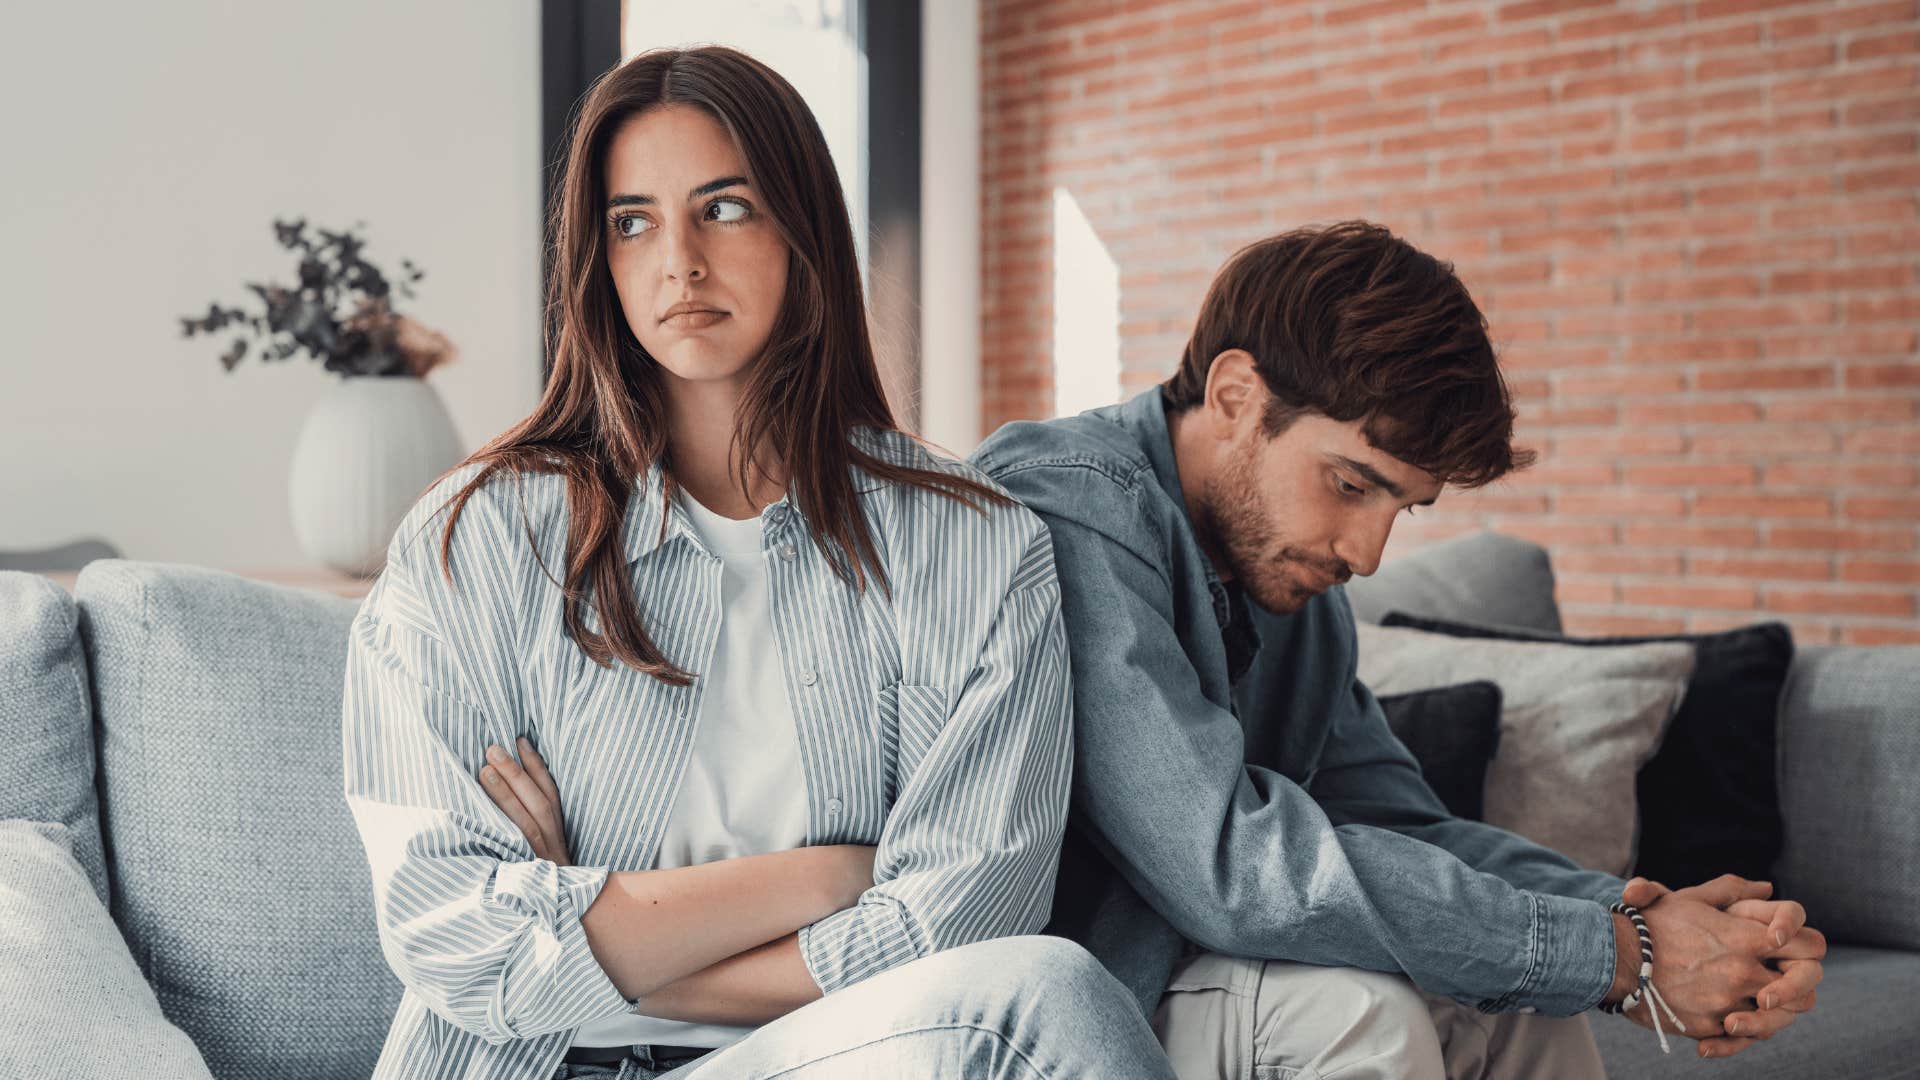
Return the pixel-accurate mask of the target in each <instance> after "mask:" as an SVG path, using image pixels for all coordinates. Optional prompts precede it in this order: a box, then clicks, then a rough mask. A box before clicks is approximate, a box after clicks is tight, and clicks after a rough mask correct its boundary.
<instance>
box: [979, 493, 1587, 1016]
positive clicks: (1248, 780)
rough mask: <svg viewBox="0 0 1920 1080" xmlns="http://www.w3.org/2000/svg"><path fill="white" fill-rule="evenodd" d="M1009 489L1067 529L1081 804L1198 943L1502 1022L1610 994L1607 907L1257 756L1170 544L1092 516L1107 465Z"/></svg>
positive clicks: (1060, 545)
mask: <svg viewBox="0 0 1920 1080" xmlns="http://www.w3.org/2000/svg"><path fill="white" fill-rule="evenodd" d="M1068 471H1071V472H1072V473H1073V475H1071V476H1065V475H1045V474H1049V473H1066V472H1068ZM996 479H999V480H1000V481H1001V482H1002V483H1003V484H1005V485H1006V486H1007V487H1008V488H1009V489H1010V490H1012V491H1013V492H1014V494H1015V495H1016V496H1018V497H1019V498H1021V499H1022V501H1024V502H1026V503H1027V505H1028V506H1029V507H1031V508H1033V509H1035V510H1036V511H1038V512H1039V513H1040V514H1041V516H1042V518H1043V519H1044V520H1045V521H1046V523H1047V525H1048V527H1049V529H1050V530H1051V531H1052V535H1053V545H1054V553H1055V558H1056V560H1057V562H1058V566H1059V573H1060V579H1061V592H1062V601H1061V602H1062V610H1063V612H1064V613H1065V616H1066V623H1067V630H1068V640H1069V642H1070V644H1071V649H1072V666H1073V674H1074V729H1075V747H1076V754H1075V775H1074V783H1073V798H1074V806H1075V809H1076V811H1077V813H1078V814H1079V815H1080V819H1081V820H1082V821H1083V823H1084V824H1085V825H1086V826H1087V827H1089V828H1090V829H1091V830H1092V831H1093V833H1094V834H1095V836H1096V838H1097V840H1098V842H1099V844H1100V846H1101V847H1102V848H1103V849H1105V850H1106V851H1107V853H1108V854H1109V857H1110V858H1112V859H1113V861H1114V863H1115V865H1116V867H1117V868H1118V869H1119V871H1120V872H1121V873H1122V874H1123V875H1125V877H1126V878H1127V880H1128V882H1129V883H1130V884H1131V885H1132V886H1133V887H1134V888H1135V889H1136V890H1138V891H1139V893H1140V894H1141V895H1142V896H1143V897H1144V898H1145V899H1146V900H1147V901H1148V902H1149V903H1151V904H1152V905H1153V906H1154V907H1155V908H1156V909H1157V910H1159V911H1160V913H1161V914H1162V915H1163V916H1165V917H1166V918H1167V920H1168V921H1169V922H1171V923H1172V924H1173V925H1174V927H1175V928H1176V929H1178V930H1179V931H1180V932H1181V933H1182V934H1183V935H1184V936H1186V937H1187V938H1189V939H1190V940H1192V941H1195V942H1197V943H1199V944H1200V945H1202V946H1204V947H1206V948H1208V949H1211V950H1214V951H1216V952H1224V953H1232V954H1237V955H1244V956H1258V957H1270V958H1276V959H1286V960H1294V961H1300V962H1305V963H1314V964H1324V965H1332V966H1346V967H1360V968H1367V969H1372V970H1376V971H1398V972H1404V973H1406V974H1407V975H1408V976H1410V977H1411V978H1412V980H1413V981H1414V983H1415V984H1417V985H1418V986H1420V987H1422V988H1423V989H1426V990H1428V991H1431V992H1434V993H1440V994H1445V995H1447V996H1450V997H1453V998H1456V999H1458V1000H1461V1001H1466V1002H1469V1003H1472V1004H1475V1005H1477V1006H1478V1007H1479V1008H1481V1009H1482V1010H1484V1011H1488V1012H1495V1011H1504V1010H1508V1009H1513V1008H1517V1007H1520V1006H1523V1005H1529V1006H1532V1007H1533V1008H1535V1009H1537V1010H1538V1011H1540V1012H1542V1013H1546V1014H1549V1015H1571V1014H1575V1013H1579V1012H1582V1011H1584V1010H1586V1009H1589V1008H1592V1007H1593V1006H1594V1005H1596V1004H1597V1003H1598V1002H1599V1001H1600V999H1601V998H1602V997H1603V996H1604V995H1605V993H1606V991H1607V989H1608V987H1609V986H1610V985H1611V983H1612V980H1613V974H1614V945H1613V924H1612V920H1611V917H1610V916H1609V915H1608V913H1607V912H1606V910H1605V909H1604V908H1602V907H1601V906H1600V905H1598V904H1595V903H1594V902H1593V901H1592V900H1591V899H1572V898H1568V897H1564V896H1557V895H1553V894H1551V893H1541V892H1531V891H1527V890H1524V889H1521V888H1518V887H1516V886H1514V885H1513V884H1510V883H1508V882H1506V881H1503V880H1501V879H1500V878H1499V877H1497V876H1495V875H1493V874H1488V873H1483V872H1481V871H1479V870H1476V869H1474V868H1473V867H1471V866H1469V865H1467V864H1466V863H1464V862H1462V861H1461V860H1460V859H1459V858H1458V857H1457V856H1455V855H1454V854H1453V853H1451V852H1449V851H1446V850H1444V849H1442V848H1439V847H1436V846H1434V845H1432V844H1430V843H1427V842H1425V841H1423V840H1420V839H1417V838H1415V837H1412V836H1408V835H1404V834H1402V833H1399V832H1395V831H1393V830H1391V829H1384V828H1378V827H1375V826H1371V825H1357V824H1340V823H1337V822H1335V821H1334V820H1332V819H1330V818H1329V816H1328V814H1327V812H1326V811H1325V810H1323V809H1322V808H1321V806H1320V805H1319V804H1318V803H1317V802H1316V801H1315V800H1314V798H1313V797H1312V796H1310V795H1309V794H1308V793H1307V792H1306V791H1305V790H1303V789H1302V788H1301V787H1300V786H1299V785H1297V784H1295V783H1294V782H1293V781H1292V780H1290V779H1288V778H1287V777H1286V776H1284V775H1282V774H1280V773H1278V772H1274V771H1272V770H1269V769H1265V768H1261V767H1258V766H1253V765H1249V764H1248V763H1247V762H1246V753H1245V746H1244V742H1243V737H1242V732H1241V728H1240V725H1239V722H1238V720H1236V718H1235V717H1234V715H1233V714H1232V712H1230V711H1229V710H1228V709H1227V708H1225V707H1223V706H1222V705H1219V704H1216V703H1215V702H1213V701H1212V700H1210V699H1208V698H1207V697H1206V696H1205V695H1204V694H1203V692H1202V690H1201V686H1200V682H1199V676H1198V674H1197V672H1195V671H1194V669H1193V667H1192V665H1191V663H1190V662H1189V661H1188V660H1187V658H1186V654H1185V651H1184V649H1183V648H1182V645H1181V642H1180V639H1179V636H1178V634H1177V633H1176V629H1175V626H1174V623H1173V619H1174V614H1173V613H1174V610H1175V607H1174V600H1173V593H1172V586H1171V583H1170V582H1169V580H1168V578H1167V576H1166V574H1165V572H1164V571H1163V570H1162V569H1161V567H1162V565H1163V564H1164V563H1165V558H1164V556H1163V555H1162V556H1156V555H1155V554H1154V552H1153V550H1152V549H1153V546H1154V542H1155V538H1153V537H1152V536H1150V535H1149V536H1140V535H1124V536H1123V535H1119V534H1118V532H1117V531H1116V530H1115V529H1114V527H1113V525H1112V518H1111V517H1108V518H1106V519H1104V520H1102V521H1101V522H1100V526H1101V527H1094V526H1090V525H1087V524H1083V523H1082V522H1081V521H1080V520H1079V515H1077V514H1076V513H1075V512H1074V507H1076V506H1086V505H1089V504H1090V503H1091V502H1097V501H1099V500H1101V499H1103V498H1106V499H1111V500H1116V501H1120V502H1123V503H1126V502H1131V501H1132V499H1133V496H1132V495H1130V494H1129V493H1127V492H1126V491H1124V490H1122V489H1120V488H1118V487H1117V486H1114V485H1111V484H1110V483H1108V482H1107V481H1105V480H1104V479H1101V478H1100V477H1099V474H1096V473H1095V472H1093V471H1091V470H1056V469H1044V468H1031V469H1014V470H1010V471H1009V472H1008V473H1006V474H1004V475H1001V476H998V477H996ZM1101 484H1107V487H1106V489H1104V490H1102V491H1100V492H1097V493H1089V492H1088V491H1087V490H1086V489H1087V488H1089V487H1092V486H1097V485H1101ZM1068 493H1070V494H1068ZM1139 531H1140V532H1143V533H1150V531H1151V529H1150V527H1149V526H1143V527H1142V528H1141V529H1140V530H1139ZM1303 674H1311V673H1303ZM1329 674H1331V673H1329ZM1274 722H1280V723H1325V722H1326V718H1323V717H1306V716H1302V717H1288V718H1275V721H1274ZM1428 798H1431V795H1430V794H1429V795H1428ZM1417 806H1418V802H1417V800H1416V808H1417Z"/></svg>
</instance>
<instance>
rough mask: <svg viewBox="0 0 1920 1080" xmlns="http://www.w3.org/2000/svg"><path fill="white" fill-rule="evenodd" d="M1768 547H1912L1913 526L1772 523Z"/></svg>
mask: <svg viewBox="0 0 1920 1080" xmlns="http://www.w3.org/2000/svg"><path fill="white" fill-rule="evenodd" d="M1767 547H1768V548H1772V549H1777V550H1806V551H1912V550H1913V530H1912V529H1908V528H1900V529H1889V528H1873V527H1868V526H1858V525H1856V526H1850V527H1846V528H1834V527H1830V526H1829V527H1820V528H1811V527H1807V526H1803V525H1795V526H1792V527H1788V526H1784V525H1775V526H1773V527H1771V528H1769V529H1768V530H1767Z"/></svg>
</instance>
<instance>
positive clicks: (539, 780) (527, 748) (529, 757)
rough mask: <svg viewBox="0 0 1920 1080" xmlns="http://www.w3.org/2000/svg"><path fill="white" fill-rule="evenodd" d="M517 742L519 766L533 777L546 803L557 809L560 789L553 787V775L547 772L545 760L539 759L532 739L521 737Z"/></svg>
mask: <svg viewBox="0 0 1920 1080" xmlns="http://www.w3.org/2000/svg"><path fill="white" fill-rule="evenodd" d="M518 742H519V746H520V764H521V765H523V766H525V767H526V770H527V775H528V776H531V777H533V782H534V783H536V784H539V785H540V790H541V792H542V793H543V794H545V795H546V797H547V801H549V802H551V803H553V805H554V806H555V807H558V806H559V805H560V789H559V788H558V787H556V786H554V783H553V774H552V773H550V772H548V771H547V761H546V759H545V758H543V757H541V756H540V751H539V750H537V749H535V748H534V745H533V740H532V739H529V738H527V737H526V736H525V735H522V736H520V738H519V740H518Z"/></svg>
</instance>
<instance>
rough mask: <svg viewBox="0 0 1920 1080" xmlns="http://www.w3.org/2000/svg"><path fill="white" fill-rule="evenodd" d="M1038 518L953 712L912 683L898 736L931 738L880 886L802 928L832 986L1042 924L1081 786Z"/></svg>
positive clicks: (909, 779) (900, 814) (907, 787)
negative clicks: (1075, 790) (1073, 796)
mask: <svg viewBox="0 0 1920 1080" xmlns="http://www.w3.org/2000/svg"><path fill="white" fill-rule="evenodd" d="M1034 526H1035V527H1034V530H1033V536H1032V538H1031V540H1030V546H1029V547H1028V549H1027V551H1026V552H1025V554H1024V555H1023V557H1022V560H1021V565H1020V568H1019V570H1018V571H1016V573H1015V575H1014V577H1013V585H1012V587H1011V588H1009V589H1008V590H1007V592H1006V593H1005V595H1004V597H1003V599H1002V600H1001V602H1000V604H999V607H998V610H997V612H996V613H995V614H994V617H993V620H992V623H991V625H990V627H989V629H988V631H987V633H986V635H985V639H984V642H983V644H982V646H981V648H980V650H979V659H978V662H977V664H976V665H975V666H974V667H973V669H972V672H971V675H970V677H969V678H968V679H967V681H966V683H965V685H964V687H962V688H961V689H960V691H959V693H958V695H957V697H956V699H955V700H954V701H953V702H952V703H951V706H950V707H949V706H948V704H947V703H946V702H945V701H942V700H939V699H938V698H937V697H936V696H935V695H933V694H930V693H914V692H904V691H905V690H906V688H903V693H902V694H901V696H900V701H899V725H900V728H901V730H902V732H903V734H902V741H903V742H905V741H907V740H908V739H909V738H910V737H911V734H912V733H913V732H914V731H916V730H924V731H930V732H934V734H933V735H932V737H931V738H930V739H929V740H928V741H927V744H926V748H925V755H924V757H922V758H921V759H920V760H919V761H918V763H917V765H916V766H915V767H914V768H913V770H912V772H911V774H910V775H908V776H906V778H905V779H904V780H903V782H902V785H901V788H900V793H899V797H898V798H897V799H896V801H895V803H894V806H893V812H892V814H891V815H890V816H889V817H888V819H887V823H886V828H885V831H884V832H883V833H882V835H881V837H880V842H879V844H878V846H877V848H876V850H875V855H874V879H875V882H876V884H875V885H874V886H873V888H871V889H869V890H868V891H867V892H866V893H865V894H864V895H863V896H862V897H861V898H860V901H859V902H858V903H857V904H855V905H854V906H853V907H850V908H847V909H845V910H842V911H838V912H835V913H834V914H832V915H830V916H828V917H827V918H824V919H821V920H820V921H818V922H815V923H813V924H811V925H809V926H806V927H803V928H802V929H801V931H800V950H801V953H802V955H803V956H804V958H805V960H806V964H807V968H808V970H809V971H810V972H811V973H812V975H813V978H814V981H815V982H816V983H818V984H819V986H820V988H821V990H822V991H823V992H826V993H832V992H833V991H835V990H837V989H839V988H841V987H843V986H847V985H849V984H852V983H856V982H859V981H860V980H862V979H865V978H867V977H868V976H871V975H875V974H878V973H880V972H882V971H885V970H887V969H889V968H892V967H894V966H896V965H899V964H902V963H905V962H907V961H909V960H912V959H915V958H916V957H920V956H924V955H927V954H928V953H931V952H936V951H938V950H941V949H948V948H953V947H955V946H959V945H965V944H968V943H970V942H974V941H980V940H984V939H988V938H994V937H1005V936H1009V935H1015V934H1029V933H1035V932H1038V931H1039V930H1040V929H1041V928H1042V927H1043V926H1044V925H1045V924H1046V921H1047V915H1048V912H1049V910H1050V909H1051V907H1052V903H1053V889H1054V879H1055V875H1056V873H1057V869H1058V867H1057V864H1058V860H1059V854H1060V842H1061V837H1062V835H1063V833H1064V832H1065V829H1066V819H1067V804H1068V799H1069V796H1070V792H1071V784H1072V748H1073V741H1072V740H1073V732H1072V712H1073V701H1072V685H1071V679H1070V678H1069V674H1068V660H1067V656H1068V651H1067V640H1066V630H1065V627H1064V625H1063V623H1062V621H1061V615H1060V589H1059V584H1058V582H1057V580H1056V579H1055V577H1054V568H1053V556H1052V549H1051V546H1050V545H1049V543H1048V541H1047V537H1046V533H1045V531H1044V529H1041V528H1039V526H1038V522H1037V521H1036V522H1035V523H1034ZM913 689H915V690H927V689H929V688H913Z"/></svg>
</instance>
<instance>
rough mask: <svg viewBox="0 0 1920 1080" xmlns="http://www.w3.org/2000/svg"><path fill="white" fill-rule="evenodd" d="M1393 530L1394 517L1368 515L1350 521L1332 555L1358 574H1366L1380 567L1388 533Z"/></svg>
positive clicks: (1359, 575)
mask: <svg viewBox="0 0 1920 1080" xmlns="http://www.w3.org/2000/svg"><path fill="white" fill-rule="evenodd" d="M1392 531H1393V518H1392V517H1390V516H1381V515H1374V514H1368V515H1366V516H1365V517H1364V518H1361V519H1359V520H1356V521H1353V522H1351V523H1349V525H1348V527H1347V530H1346V531H1345V532H1344V533H1342V534H1341V535H1340V539H1339V540H1337V541H1335V542H1334V545H1333V554H1334V555H1335V557H1337V558H1339V559H1340V561H1342V562H1344V563H1346V564H1347V568H1348V569H1349V570H1352V571H1353V574H1354V576H1355V577H1367V576H1368V575H1370V574H1372V573H1373V572H1374V571H1375V570H1378V569H1380V556H1381V553H1382V552H1384V551H1385V550H1386V547H1387V535H1388V534H1389V533H1390V532H1392Z"/></svg>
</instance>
